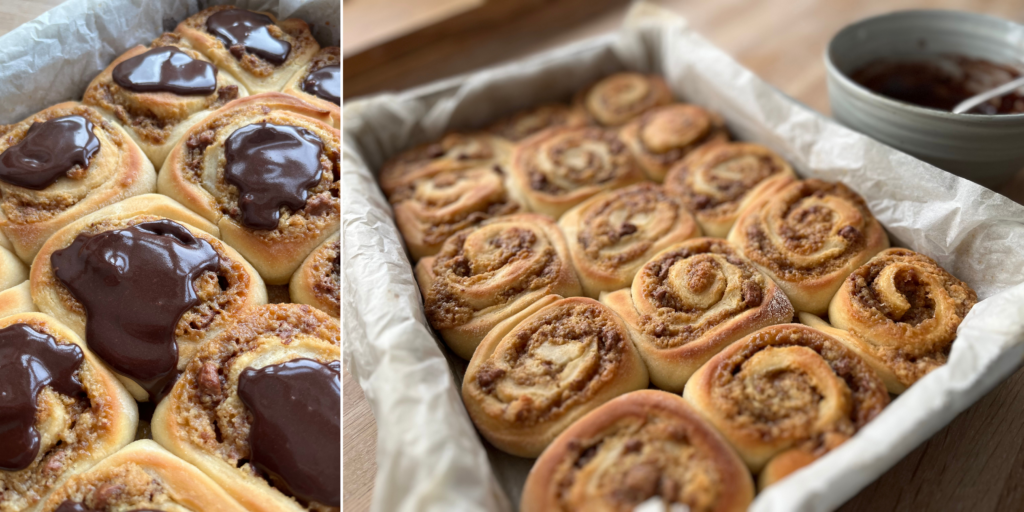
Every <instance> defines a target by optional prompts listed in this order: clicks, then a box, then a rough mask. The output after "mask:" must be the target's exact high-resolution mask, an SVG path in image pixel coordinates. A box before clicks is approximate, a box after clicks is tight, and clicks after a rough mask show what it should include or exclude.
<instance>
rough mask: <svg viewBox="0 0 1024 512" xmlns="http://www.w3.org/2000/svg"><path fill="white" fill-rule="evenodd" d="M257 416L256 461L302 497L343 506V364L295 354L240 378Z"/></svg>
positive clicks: (252, 434)
mask: <svg viewBox="0 0 1024 512" xmlns="http://www.w3.org/2000/svg"><path fill="white" fill-rule="evenodd" d="M238 397H239V398H240V399H241V400H242V403H244V404H245V406H246V407H248V408H249V411H250V412H252V415H253V424H252V430H250V432H249V445H250V447H251V453H252V455H251V462H252V464H254V465H255V466H256V467H257V468H259V469H260V470H262V471H265V472H267V473H270V474H272V475H274V476H276V477H278V478H280V480H283V482H284V483H285V484H286V485H287V487H288V490H290V491H291V493H292V494H294V495H295V496H296V497H298V498H301V499H304V500H307V501H315V502H317V503H323V504H324V505H328V506H331V507H338V506H341V489H340V487H339V482H340V480H341V461H340V460H339V455H338V454H340V453H341V444H340V443H341V442H340V440H339V439H338V438H339V437H340V433H341V423H340V417H341V363H340V362H339V361H332V362H330V363H328V364H323V363H321V362H319V361H314V360H312V359H294V360H291V361H288V362H285V363H281V364H275V365H271V366H267V367H264V368H260V369H259V370H255V369H252V368H246V369H245V370H242V373H241V375H239V377H238Z"/></svg>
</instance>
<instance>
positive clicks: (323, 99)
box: [281, 46, 341, 128]
mask: <svg viewBox="0 0 1024 512" xmlns="http://www.w3.org/2000/svg"><path fill="white" fill-rule="evenodd" d="M281 92H283V93H285V94H291V95H292V96H295V97H296V98H300V99H302V100H304V101H307V102H309V103H313V104H315V105H317V106H319V107H320V108H322V109H324V110H327V111H329V112H330V113H331V119H332V120H333V121H334V127H335V128H340V127H341V48H339V47H337V46H328V47H327V48H322V49H321V50H320V51H319V52H317V54H316V55H314V56H313V60H311V61H309V64H307V65H306V67H304V68H302V69H300V70H299V72H298V73H295V76H293V77H292V79H291V80H289V81H288V83H287V84H285V86H284V89H282V90H281Z"/></svg>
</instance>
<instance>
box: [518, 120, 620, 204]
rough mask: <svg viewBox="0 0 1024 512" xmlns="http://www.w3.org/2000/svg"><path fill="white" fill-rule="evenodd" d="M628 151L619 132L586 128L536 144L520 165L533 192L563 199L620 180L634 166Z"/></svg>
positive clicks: (561, 134) (557, 134) (521, 158)
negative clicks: (595, 186) (581, 190)
mask: <svg viewBox="0 0 1024 512" xmlns="http://www.w3.org/2000/svg"><path fill="white" fill-rule="evenodd" d="M626 149H627V148H626V145H625V144H624V143H623V142H622V140H621V139H619V135H618V132H615V131H613V130H604V129H601V128H586V129H581V130H574V131H570V132H566V133H555V134H552V135H551V136H550V137H547V138H544V139H542V140H539V141H537V142H535V143H534V144H533V145H532V146H531V147H530V150H529V151H523V152H522V154H521V156H520V164H521V165H522V166H523V167H524V168H525V169H526V172H527V174H528V176H529V177H530V188H532V189H534V190H536V191H539V192H543V193H546V194H551V195H562V194H567V193H570V192H572V191H573V189H574V188H576V187H582V186H592V185H602V184H605V183H608V182H610V181H613V180H615V179H618V178H620V177H621V176H622V175H623V174H624V173H625V171H626V170H627V169H628V166H630V165H632V163H631V162H630V161H629V159H630V158H631V157H630V156H629V154H628V153H627V151H626ZM542 164H543V165H542Z"/></svg>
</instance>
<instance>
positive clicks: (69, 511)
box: [55, 500, 160, 512]
mask: <svg viewBox="0 0 1024 512" xmlns="http://www.w3.org/2000/svg"><path fill="white" fill-rule="evenodd" d="M55 512H102V511H101V510H96V509H94V508H89V507H87V506H85V505H83V504H81V503H79V502H77V501H71V500H64V501H63V502H62V503H61V504H60V506H59V507H57V510H56V511H55ZM129 512H160V511H159V510H155V509H151V508H136V509H132V510H131V511H129Z"/></svg>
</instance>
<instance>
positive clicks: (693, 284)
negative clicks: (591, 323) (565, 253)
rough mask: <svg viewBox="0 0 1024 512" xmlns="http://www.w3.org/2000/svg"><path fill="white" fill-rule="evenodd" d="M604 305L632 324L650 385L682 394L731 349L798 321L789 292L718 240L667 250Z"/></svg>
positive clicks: (692, 241)
mask: <svg viewBox="0 0 1024 512" xmlns="http://www.w3.org/2000/svg"><path fill="white" fill-rule="evenodd" d="M601 301H602V302H604V303H605V304H607V305H608V306H609V307H611V308H612V309H613V310H614V311H615V312H616V313H618V314H619V316H621V317H622V319H623V320H624V321H625V322H626V326H627V327H628V328H629V329H630V332H631V333H632V335H633V340H634V342H635V343H636V347H637V349H638V350H639V351H640V355H641V356H642V357H643V358H644V362H645V363H646V364H647V369H648V370H649V371H650V372H651V382H653V383H654V385H655V386H658V387H659V388H661V389H664V390H668V391H673V392H676V393H678V392H680V391H682V390H683V386H684V385H685V384H686V381H687V380H688V379H689V378H690V376H691V375H693V373H694V372H695V371H697V369H698V368H700V367H701V366H702V365H703V364H704V363H705V362H707V360H708V359H711V357H712V356H714V355H715V354H717V353H718V352H719V351H721V350H722V349H723V348H725V347H727V346H729V344H730V343H732V342H734V341H736V340H738V339H740V338H742V337H743V336H746V335H747V334H750V333H752V332H754V331H756V330H758V329H760V328H762V327H767V326H769V325H774V324H781V323H785V322H790V321H792V319H793V306H792V305H790V303H789V299H787V298H786V295H785V294H784V293H782V290H780V289H779V287H778V286H776V285H775V283H774V282H773V281H772V280H771V279H769V278H768V277H767V276H765V275H764V274H762V273H761V272H759V271H758V270H757V268H756V267H754V265H753V264H751V263H750V261H748V260H747V259H746V258H743V257H742V256H740V255H739V252H738V251H736V250H735V249H734V248H733V247H732V246H730V245H729V243H728V242H726V241H725V240H719V239H714V238H697V239H693V240H687V241H685V242H683V243H680V244H676V245H673V246H671V247H669V248H667V249H665V250H664V251H661V252H660V253H658V254H657V255H656V256H655V257H654V258H653V259H651V260H650V261H649V262H647V264H645V265H644V266H643V268H641V269H640V271H639V272H638V273H637V275H636V278H634V279H633V285H632V287H630V288H627V289H625V290H619V291H617V292H613V293H609V294H607V295H605V296H604V297H603V298H602V299H601Z"/></svg>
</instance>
